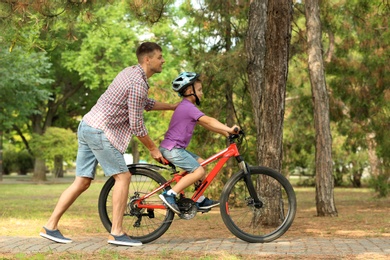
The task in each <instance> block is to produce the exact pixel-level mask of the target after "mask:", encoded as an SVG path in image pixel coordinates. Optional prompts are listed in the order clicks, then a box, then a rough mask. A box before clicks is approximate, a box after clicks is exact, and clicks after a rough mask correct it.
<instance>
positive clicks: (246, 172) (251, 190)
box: [236, 156, 263, 209]
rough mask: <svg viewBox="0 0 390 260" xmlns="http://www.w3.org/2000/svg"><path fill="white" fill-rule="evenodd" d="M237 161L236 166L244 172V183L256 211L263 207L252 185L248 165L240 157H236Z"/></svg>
mask: <svg viewBox="0 0 390 260" xmlns="http://www.w3.org/2000/svg"><path fill="white" fill-rule="evenodd" d="M236 159H237V161H238V165H239V166H240V168H241V169H242V170H243V172H244V182H245V184H246V187H247V188H248V191H249V194H250V195H251V197H252V199H253V202H254V203H253V206H254V207H255V208H257V209H260V208H261V207H263V202H262V201H261V200H260V199H259V197H258V196H257V192H256V189H255V186H254V185H253V182H252V178H251V171H250V168H249V166H248V164H247V163H246V162H245V161H244V160H243V159H242V158H241V156H237V157H236Z"/></svg>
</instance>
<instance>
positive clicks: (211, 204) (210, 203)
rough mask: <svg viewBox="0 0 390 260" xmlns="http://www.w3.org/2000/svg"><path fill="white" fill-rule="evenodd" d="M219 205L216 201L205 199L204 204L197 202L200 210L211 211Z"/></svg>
mask: <svg viewBox="0 0 390 260" xmlns="http://www.w3.org/2000/svg"><path fill="white" fill-rule="evenodd" d="M218 205H219V201H214V200H211V199H209V198H207V197H206V198H205V199H204V200H203V201H202V202H197V203H196V206H197V207H198V209H211V208H213V207H216V206H218Z"/></svg>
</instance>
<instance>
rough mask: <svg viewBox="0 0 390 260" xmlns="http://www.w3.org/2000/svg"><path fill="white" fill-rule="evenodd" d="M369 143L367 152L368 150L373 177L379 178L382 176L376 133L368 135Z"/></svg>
mask: <svg viewBox="0 0 390 260" xmlns="http://www.w3.org/2000/svg"><path fill="white" fill-rule="evenodd" d="M366 141H367V150H368V161H369V163H370V168H371V176H372V177H375V178H377V177H378V176H379V175H382V172H381V167H380V160H379V158H378V156H377V155H376V141H375V133H367V134H366Z"/></svg>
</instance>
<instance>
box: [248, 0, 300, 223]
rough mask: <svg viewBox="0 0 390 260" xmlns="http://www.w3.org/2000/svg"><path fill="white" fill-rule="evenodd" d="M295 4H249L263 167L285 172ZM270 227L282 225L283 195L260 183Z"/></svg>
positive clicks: (260, 0)
mask: <svg viewBox="0 0 390 260" xmlns="http://www.w3.org/2000/svg"><path fill="white" fill-rule="evenodd" d="M291 21H292V2H291V1H282V0H268V1H267V0H254V1H252V2H251V4H250V10H249V28H248V35H247V39H246V40H247V41H246V51H247V55H248V77H249V91H250V93H251V97H252V105H253V111H254V119H255V124H256V130H257V132H256V134H257V147H258V151H257V159H258V163H259V164H260V165H264V166H268V167H270V168H273V169H275V170H277V171H280V170H281V168H282V156H283V155H282V151H283V150H282V140H283V119H284V106H285V95H286V81H287V73H288V56H289V46H290V39H291ZM257 187H258V192H259V193H261V194H262V195H261V196H262V198H263V199H266V200H267V203H265V205H267V206H266V208H265V209H264V210H265V212H267V221H268V224H278V223H279V221H280V214H279V212H280V207H279V206H280V204H279V203H280V197H281V191H280V189H279V187H278V186H277V185H275V184H274V183H271V182H266V181H264V180H259V185H257Z"/></svg>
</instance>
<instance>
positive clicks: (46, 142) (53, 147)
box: [30, 127, 77, 165]
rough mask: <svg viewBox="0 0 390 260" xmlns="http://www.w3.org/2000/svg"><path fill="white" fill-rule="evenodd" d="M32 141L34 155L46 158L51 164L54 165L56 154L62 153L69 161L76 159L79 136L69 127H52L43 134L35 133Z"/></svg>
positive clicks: (65, 159) (66, 160)
mask: <svg viewBox="0 0 390 260" xmlns="http://www.w3.org/2000/svg"><path fill="white" fill-rule="evenodd" d="M30 143H31V149H32V151H33V153H34V155H35V156H36V157H38V158H42V159H46V160H47V162H48V164H49V165H53V163H54V157H55V156H56V155H62V156H63V158H64V161H65V162H68V163H72V162H73V161H74V160H75V159H76V154H77V138H76V134H75V133H73V132H72V131H71V130H69V129H63V128H57V127H50V128H48V129H47V131H46V132H45V133H44V134H43V135H34V136H33V138H32V140H31V142H30Z"/></svg>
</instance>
